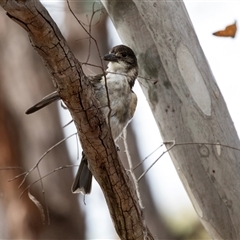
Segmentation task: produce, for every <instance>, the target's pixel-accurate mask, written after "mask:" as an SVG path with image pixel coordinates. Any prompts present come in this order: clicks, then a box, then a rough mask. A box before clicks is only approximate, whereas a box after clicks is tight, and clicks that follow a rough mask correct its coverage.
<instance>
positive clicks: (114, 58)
mask: <svg viewBox="0 0 240 240" xmlns="http://www.w3.org/2000/svg"><path fill="white" fill-rule="evenodd" d="M103 60H105V61H109V62H117V61H118V58H117V56H116V55H115V54H114V53H109V54H106V55H105V56H104V57H103Z"/></svg>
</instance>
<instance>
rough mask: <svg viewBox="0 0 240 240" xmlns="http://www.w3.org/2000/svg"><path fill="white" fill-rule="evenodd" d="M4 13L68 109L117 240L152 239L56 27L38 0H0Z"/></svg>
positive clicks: (80, 74) (100, 118) (87, 88)
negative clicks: (26, 38) (22, 35)
mask: <svg viewBox="0 0 240 240" xmlns="http://www.w3.org/2000/svg"><path fill="white" fill-rule="evenodd" d="M0 5H1V6H2V7H3V8H4V9H5V10H6V12H7V15H8V16H9V17H10V18H11V19H12V20H14V21H15V22H17V23H18V24H19V25H21V26H22V27H23V28H24V29H25V30H26V31H27V33H28V35H29V38H30V41H31V43H32V45H33V47H34V48H35V50H36V51H37V52H38V53H39V55H40V56H41V57H42V59H43V61H44V62H45V65H46V67H47V68H48V70H49V72H50V74H51V76H52V78H53V84H54V86H55V87H56V89H57V91H58V93H59V95H60V97H61V99H62V100H63V101H64V103H65V104H66V106H67V107H68V109H69V111H70V113H71V115H72V118H73V120H74V123H75V125H76V128H77V131H78V135H79V138H80V141H81V144H82V147H83V150H84V153H85V154H86V156H87V158H88V161H89V163H90V166H91V170H92V173H93V175H94V176H95V178H96V180H97V181H98V183H99V184H100V186H101V188H102V190H103V192H104V195H105V198H106V201H107V204H108V207H109V210H110V214H111V216H112V219H113V221H114V225H115V228H116V231H117V233H118V234H119V236H120V238H121V239H144V238H146V237H148V238H149V239H152V238H153V237H152V236H151V234H150V233H149V231H148V229H147V227H146V225H145V223H144V221H143V219H142V209H140V207H139V206H138V201H137V197H136V194H135V191H134V187H133V184H132V182H131V180H130V179H129V177H128V175H127V174H126V172H125V170H124V168H123V166H122V164H121V163H120V162H119V159H118V155H117V152H116V148H115V144H114V141H113V140H112V137H111V134H110V131H109V130H108V126H107V124H106V122H105V120H104V118H103V116H102V113H101V110H100V108H99V103H98V101H97V99H96V98H95V95H94V91H93V88H92V86H91V84H90V82H89V80H88V78H87V77H86V76H85V74H84V72H83V70H82V67H81V64H80V63H79V61H78V60H77V59H76V58H75V57H74V55H73V53H72V52H71V50H70V49H69V47H68V45H67V43H66V41H65V39H64V38H63V36H62V34H61V33H60V31H59V29H58V27H57V25H56V24H55V23H54V22H53V20H52V18H51V17H50V15H49V14H48V12H47V11H46V9H45V8H44V7H43V6H42V4H41V3H40V2H39V1H38V0H34V1H31V0H27V1H14V0H9V1H6V0H0Z"/></svg>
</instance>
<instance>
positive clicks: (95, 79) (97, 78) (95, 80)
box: [88, 74, 103, 85]
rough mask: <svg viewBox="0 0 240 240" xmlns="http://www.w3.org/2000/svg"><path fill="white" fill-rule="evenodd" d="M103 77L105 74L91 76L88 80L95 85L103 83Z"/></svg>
mask: <svg viewBox="0 0 240 240" xmlns="http://www.w3.org/2000/svg"><path fill="white" fill-rule="evenodd" d="M102 77H103V74H98V75H95V76H89V77H88V79H89V80H90V82H91V83H92V84H93V85H95V84H97V83H99V82H100V81H101V79H102Z"/></svg>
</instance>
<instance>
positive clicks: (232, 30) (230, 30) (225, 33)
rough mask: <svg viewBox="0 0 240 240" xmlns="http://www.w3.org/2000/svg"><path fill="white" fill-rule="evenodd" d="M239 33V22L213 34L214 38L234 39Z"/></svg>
mask: <svg viewBox="0 0 240 240" xmlns="http://www.w3.org/2000/svg"><path fill="white" fill-rule="evenodd" d="M236 32H237V22H236V21H235V23H234V24H232V25H229V26H227V27H226V28H225V29H224V30H221V31H218V32H215V33H213V35H214V36H217V37H232V38H234V37H235V35H236Z"/></svg>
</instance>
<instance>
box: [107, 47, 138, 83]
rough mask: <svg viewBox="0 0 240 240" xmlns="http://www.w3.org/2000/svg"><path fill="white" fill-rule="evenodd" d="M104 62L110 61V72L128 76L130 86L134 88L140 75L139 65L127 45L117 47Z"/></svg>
mask: <svg viewBox="0 0 240 240" xmlns="http://www.w3.org/2000/svg"><path fill="white" fill-rule="evenodd" d="M103 60H105V61H109V63H108V69H107V71H108V72H113V73H119V74H126V76H127V78H128V81H129V84H130V86H131V87H132V86H133V84H134V82H135V79H136V78H137V75H138V64H137V58H136V56H135V54H134V52H133V50H132V49H131V48H129V47H127V46H125V45H117V46H115V47H113V48H112V49H111V50H110V52H109V54H106V55H105V56H104V57H103Z"/></svg>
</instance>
